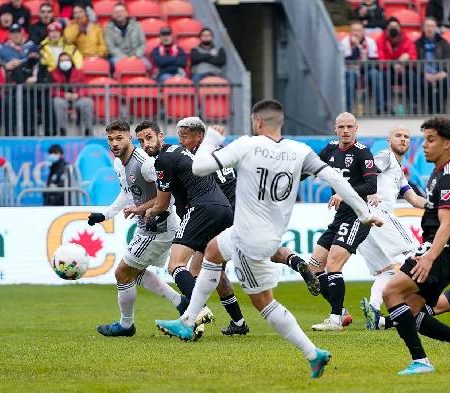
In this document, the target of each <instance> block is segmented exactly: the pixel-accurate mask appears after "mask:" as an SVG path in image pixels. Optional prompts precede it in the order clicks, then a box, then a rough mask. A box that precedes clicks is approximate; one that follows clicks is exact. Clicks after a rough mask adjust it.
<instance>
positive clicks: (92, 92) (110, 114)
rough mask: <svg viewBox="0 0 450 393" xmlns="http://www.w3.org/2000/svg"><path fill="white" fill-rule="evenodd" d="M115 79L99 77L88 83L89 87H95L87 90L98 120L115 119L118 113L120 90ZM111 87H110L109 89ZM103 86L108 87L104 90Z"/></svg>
mask: <svg viewBox="0 0 450 393" xmlns="http://www.w3.org/2000/svg"><path fill="white" fill-rule="evenodd" d="M117 83H118V82H117V81H116V80H115V79H111V78H107V77H103V76H102V77H100V78H94V79H92V80H91V81H89V83H88V84H89V85H96V86H95V87H92V88H87V89H86V90H87V94H88V96H90V97H92V99H93V100H94V112H95V114H96V115H97V117H98V118H99V119H105V118H117V117H119V113H120V89H119V88H118V87H114V85H117ZM110 85H112V86H111V87H109V86H110ZM105 86H108V88H106V87H105Z"/></svg>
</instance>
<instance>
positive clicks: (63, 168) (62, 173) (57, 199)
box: [43, 145, 70, 206]
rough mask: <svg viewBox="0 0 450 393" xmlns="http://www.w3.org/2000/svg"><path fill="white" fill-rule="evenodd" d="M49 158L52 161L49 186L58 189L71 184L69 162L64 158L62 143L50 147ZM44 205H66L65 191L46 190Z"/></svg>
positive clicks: (48, 180) (48, 179)
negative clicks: (68, 169)
mask: <svg viewBox="0 0 450 393" xmlns="http://www.w3.org/2000/svg"><path fill="white" fill-rule="evenodd" d="M47 160H48V161H49V162H50V163H51V166H50V173H49V174H48V178H47V188H51V189H56V188H59V187H64V186H65V185H67V186H69V180H70V179H69V178H68V175H69V174H68V171H67V166H68V165H69V163H68V162H66V160H65V159H64V150H63V149H62V147H61V146H60V145H52V146H50V148H49V149H48V156H47ZM43 198H44V206H64V193H63V192H45V193H43Z"/></svg>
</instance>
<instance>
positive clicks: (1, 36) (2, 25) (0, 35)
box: [0, 12, 13, 44]
mask: <svg viewBox="0 0 450 393" xmlns="http://www.w3.org/2000/svg"><path fill="white" fill-rule="evenodd" d="M12 24H13V16H12V14H11V13H9V12H5V13H3V14H1V15H0V44H3V43H4V42H6V41H8V36H9V28H10V27H11V25H12Z"/></svg>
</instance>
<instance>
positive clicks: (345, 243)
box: [317, 212, 370, 254]
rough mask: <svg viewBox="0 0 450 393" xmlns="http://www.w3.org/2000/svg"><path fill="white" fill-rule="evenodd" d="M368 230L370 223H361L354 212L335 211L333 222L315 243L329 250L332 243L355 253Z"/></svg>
mask: <svg viewBox="0 0 450 393" xmlns="http://www.w3.org/2000/svg"><path fill="white" fill-rule="evenodd" d="M369 231H370V225H364V224H361V221H359V220H358V217H357V216H356V214H355V213H353V212H349V213H347V214H339V212H338V213H336V216H335V217H334V220H333V222H332V223H331V224H330V225H328V228H327V229H326V231H325V232H324V233H322V236H320V238H319V240H318V241H317V244H318V245H320V246H322V247H323V248H326V249H327V250H329V249H330V248H331V246H332V245H333V244H336V245H338V246H341V247H343V248H345V249H346V250H347V251H348V252H349V253H351V254H355V253H356V249H357V248H358V246H359V245H360V244H361V243H362V242H363V241H364V240H365V239H366V237H367V235H368V234H369Z"/></svg>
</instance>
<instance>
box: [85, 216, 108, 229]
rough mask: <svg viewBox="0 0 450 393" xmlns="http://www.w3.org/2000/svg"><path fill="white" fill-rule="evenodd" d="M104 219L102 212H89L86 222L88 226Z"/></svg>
mask: <svg viewBox="0 0 450 393" xmlns="http://www.w3.org/2000/svg"><path fill="white" fill-rule="evenodd" d="M105 220H106V217H105V215H104V214H102V213H91V214H90V215H89V217H88V224H89V225H90V226H92V225H95V224H98V223H99V222H103V221H105Z"/></svg>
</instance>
